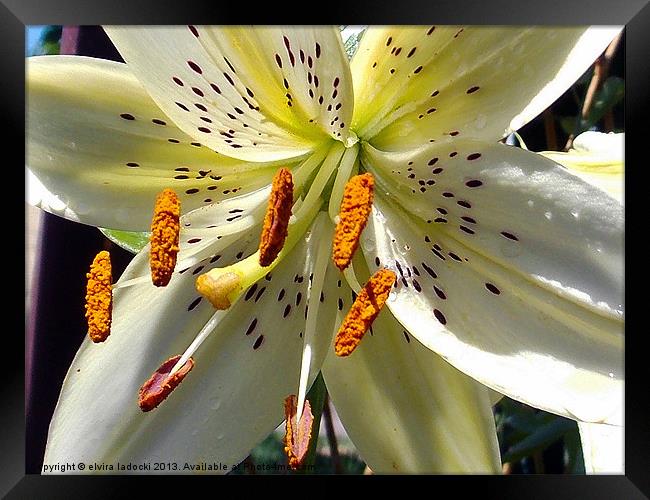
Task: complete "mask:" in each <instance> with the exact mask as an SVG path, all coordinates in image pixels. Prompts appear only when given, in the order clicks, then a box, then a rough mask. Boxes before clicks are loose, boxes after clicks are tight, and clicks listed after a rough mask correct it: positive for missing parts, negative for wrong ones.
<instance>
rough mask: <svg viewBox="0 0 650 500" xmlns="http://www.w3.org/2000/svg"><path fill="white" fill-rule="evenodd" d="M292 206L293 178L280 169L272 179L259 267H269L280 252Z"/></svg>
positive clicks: (263, 228) (261, 240)
mask: <svg viewBox="0 0 650 500" xmlns="http://www.w3.org/2000/svg"><path fill="white" fill-rule="evenodd" d="M292 206H293V177H292V176H291V172H290V171H289V170H288V169H286V168H281V169H280V170H278V171H277V173H276V174H275V176H274V177H273V185H272V187H271V196H270V197H269V203H268V205H267V208H266V215H265V216H264V225H263V227H262V235H261V237H260V246H259V251H260V252H259V254H260V255H259V259H260V260H259V262H260V266H262V267H266V266H270V265H271V263H272V262H273V261H274V260H275V258H276V257H277V256H278V254H279V253H280V250H282V247H283V246H284V240H285V239H286V238H287V234H288V227H289V218H290V217H291V207H292Z"/></svg>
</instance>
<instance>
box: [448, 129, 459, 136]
mask: <svg viewBox="0 0 650 500" xmlns="http://www.w3.org/2000/svg"><path fill="white" fill-rule="evenodd" d="M458 134H460V132H459V131H458V130H454V131H453V132H449V135H450V136H452V137H456V136H457V135H458Z"/></svg>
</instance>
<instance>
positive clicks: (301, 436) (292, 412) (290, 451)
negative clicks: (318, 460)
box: [284, 394, 314, 470]
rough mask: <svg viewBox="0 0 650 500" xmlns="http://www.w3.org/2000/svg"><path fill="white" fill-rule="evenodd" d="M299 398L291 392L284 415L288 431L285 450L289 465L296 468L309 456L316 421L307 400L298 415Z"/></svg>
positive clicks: (287, 398) (286, 401)
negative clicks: (312, 430) (312, 429)
mask: <svg viewBox="0 0 650 500" xmlns="http://www.w3.org/2000/svg"><path fill="white" fill-rule="evenodd" d="M296 404H297V398H296V396H295V394H290V395H289V396H287V397H286V398H285V400H284V415H285V417H286V422H287V423H286V432H285V436H284V445H285V446H284V451H285V453H286V454H287V458H288V460H289V467H291V468H292V469H293V470H296V469H297V468H298V467H300V465H301V464H302V462H303V461H304V460H305V457H306V456H307V451H308V450H309V441H310V439H311V428H312V424H313V423H314V415H313V414H312V412H311V405H310V404H309V401H308V400H305V406H304V409H303V411H302V415H300V417H298V416H297V414H296V411H297V407H296Z"/></svg>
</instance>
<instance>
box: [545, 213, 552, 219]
mask: <svg viewBox="0 0 650 500" xmlns="http://www.w3.org/2000/svg"><path fill="white" fill-rule="evenodd" d="M544 217H546V218H547V219H548V220H551V219H552V218H553V214H552V213H551V212H544Z"/></svg>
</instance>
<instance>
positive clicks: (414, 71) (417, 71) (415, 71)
mask: <svg viewBox="0 0 650 500" xmlns="http://www.w3.org/2000/svg"><path fill="white" fill-rule="evenodd" d="M420 71H422V66H418V67H417V68H415V69H414V70H413V73H415V74H416V75H417V74H418V73H419V72H420Z"/></svg>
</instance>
